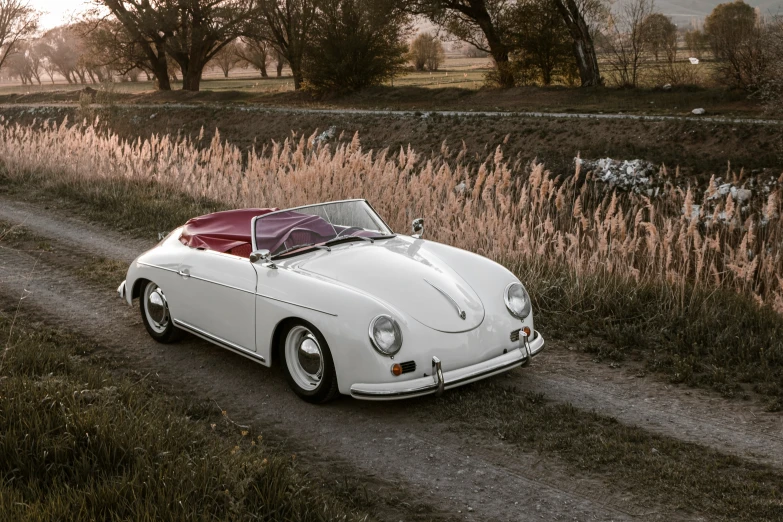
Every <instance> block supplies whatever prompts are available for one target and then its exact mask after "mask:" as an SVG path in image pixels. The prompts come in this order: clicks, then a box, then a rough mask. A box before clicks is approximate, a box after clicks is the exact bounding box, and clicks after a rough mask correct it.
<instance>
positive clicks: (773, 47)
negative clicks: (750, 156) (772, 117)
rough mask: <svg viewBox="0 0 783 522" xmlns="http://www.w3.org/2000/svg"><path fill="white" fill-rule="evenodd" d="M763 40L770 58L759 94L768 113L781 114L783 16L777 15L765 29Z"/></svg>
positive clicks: (782, 94) (782, 97) (782, 98)
mask: <svg viewBox="0 0 783 522" xmlns="http://www.w3.org/2000/svg"><path fill="white" fill-rule="evenodd" d="M765 31H766V37H765V39H764V41H765V43H766V48H767V54H768V56H769V57H770V61H769V64H768V67H767V69H766V71H765V72H766V74H765V78H764V80H763V82H762V84H761V88H760V94H761V97H762V99H764V100H765V101H766V104H767V108H768V110H769V111H770V112H772V113H775V114H780V113H781V112H783V16H781V15H778V16H775V17H773V18H772V20H771V21H770V22H769V23H768V24H767V25H766V27H765Z"/></svg>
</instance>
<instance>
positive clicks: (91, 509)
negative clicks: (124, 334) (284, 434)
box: [0, 314, 366, 521]
mask: <svg viewBox="0 0 783 522" xmlns="http://www.w3.org/2000/svg"><path fill="white" fill-rule="evenodd" d="M0 339H2V341H3V352H2V359H0V434H1V435H0V470H3V471H2V474H0V512H2V513H3V515H4V517H7V519H8V520H16V521H37V520H290V521H311V520H312V521H322V520H337V519H339V520H366V514H365V513H363V512H362V511H361V509H360V508H358V507H357V506H356V504H355V503H347V502H341V501H340V500H339V498H337V497H336V496H335V495H333V494H330V493H327V492H325V491H322V490H320V489H319V488H318V487H316V486H314V485H313V484H312V483H310V482H309V481H308V480H307V479H305V478H304V477H303V475H302V473H301V472H300V470H299V469H298V466H297V464H296V461H295V460H294V458H295V457H294V456H292V455H289V454H282V453H281V452H277V451H272V450H270V449H269V448H268V447H267V446H266V445H265V443H264V442H263V440H262V436H261V435H259V434H257V433H255V432H253V431H252V429H250V428H244V427H242V426H239V425H237V424H236V423H234V422H233V421H231V420H230V418H229V417H228V416H227V415H226V414H225V412H222V414H221V413H220V412H217V411H216V409H215V407H214V406H212V405H210V404H206V403H199V402H194V403H189V402H187V401H185V400H183V399H177V398H173V397H171V396H168V395H166V394H164V393H160V390H159V389H155V387H154V386H153V384H152V383H151V382H148V381H147V380H145V379H144V378H142V377H140V376H136V377H131V376H120V377H117V376H114V375H112V374H110V373H109V372H107V371H106V370H104V369H102V368H101V367H100V366H99V365H98V364H96V363H95V361H93V360H92V358H91V356H90V353H91V351H92V350H93V348H94V347H92V346H91V345H90V344H89V343H88V342H86V341H84V340H83V339H80V338H79V337H76V336H74V335H71V334H68V333H66V332H62V331H56V330H51V329H48V328H46V327H43V326H42V325H40V324H34V323H28V321H26V320H25V319H23V318H19V317H17V318H16V319H15V320H14V318H12V317H10V316H9V315H6V314H0Z"/></svg>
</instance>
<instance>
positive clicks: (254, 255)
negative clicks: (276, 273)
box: [250, 248, 277, 268]
mask: <svg viewBox="0 0 783 522" xmlns="http://www.w3.org/2000/svg"><path fill="white" fill-rule="evenodd" d="M259 261H261V262H263V263H266V266H267V267H268V268H277V266H275V264H274V263H272V253H271V252H270V251H269V250H267V249H266V248H264V249H261V250H256V251H254V252H251V253H250V262H251V263H258V262H259Z"/></svg>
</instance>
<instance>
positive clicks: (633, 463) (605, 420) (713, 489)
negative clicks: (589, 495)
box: [430, 382, 783, 521]
mask: <svg viewBox="0 0 783 522" xmlns="http://www.w3.org/2000/svg"><path fill="white" fill-rule="evenodd" d="M430 414H431V415H433V416H435V418H439V419H442V420H448V421H449V422H451V423H454V422H456V423H458V424H459V425H460V427H461V428H462V429H465V430H475V431H479V432H481V433H482V434H484V435H487V436H489V437H497V438H499V439H501V440H504V441H506V442H510V443H513V444H516V445H518V446H519V447H521V448H522V449H523V450H525V451H531V450H535V451H539V452H542V453H545V454H548V455H556V456H557V457H558V458H559V459H560V460H562V461H563V462H564V463H565V464H566V465H567V466H568V467H570V468H572V469H575V470H577V471H579V472H589V473H591V474H600V476H602V477H603V478H604V479H606V480H608V481H610V482H611V483H612V485H613V486H615V487H616V488H618V489H620V490H625V491H631V492H633V493H635V494H638V495H639V496H640V497H643V498H647V499H650V500H653V501H657V502H660V503H661V504H664V505H667V506H672V507H676V508H678V509H682V510H684V511H687V512H689V513H693V514H699V515H702V516H705V515H706V516H708V517H709V518H710V519H715V520H753V521H761V520H781V519H783V474H781V473H780V472H779V471H778V470H775V469H773V468H771V467H768V466H763V465H760V464H753V463H749V462H747V461H745V460H743V459H740V458H736V457H732V456H727V455H724V454H722V453H720V452H717V451H714V450H711V449H708V448H705V447H704V446H699V445H696V444H690V443H686V442H681V441H678V440H675V439H672V438H669V437H664V436H659V435H654V434H651V433H650V432H648V431H645V430H643V429H641V428H637V427H632V426H626V425H624V424H621V423H619V422H618V421H617V420H615V419H613V418H611V417H605V416H603V415H599V414H597V413H593V412H585V411H581V410H578V409H576V408H574V407H573V406H571V405H570V404H552V403H548V402H547V401H545V400H544V398H543V397H542V396H541V395H538V394H532V393H521V392H519V391H517V390H515V389H514V388H511V387H506V386H503V385H500V384H497V383H495V382H484V383H479V384H475V385H472V386H468V387H465V388H460V389H459V390H454V391H452V392H450V393H448V394H446V395H444V397H442V398H441V400H440V401H438V404H437V406H433V407H432V408H431V409H430ZM490 434H491V435H490Z"/></svg>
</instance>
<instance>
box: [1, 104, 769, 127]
mask: <svg viewBox="0 0 783 522" xmlns="http://www.w3.org/2000/svg"><path fill="white" fill-rule="evenodd" d="M78 106H79V104H77V103H29V104H27V103H0V109H19V108H27V109H37V108H41V107H47V108H48V107H52V108H57V107H69V108H73V107H78ZM119 106H121V107H123V108H125V109H161V110H165V109H167V108H170V109H204V108H207V109H220V110H235V111H243V112H259V113H284V114H325V115H331V114H335V115H346V114H348V115H350V114H355V115H365V116H420V117H422V118H428V117H430V116H432V115H434V114H437V115H439V116H459V117H470V116H477V117H488V118H554V119H591V118H592V119H598V120H640V121H693V122H699V123H756V124H759V125H781V124H783V120H768V119H756V118H727V117H724V116H667V115H649V114H620V113H610V114H604V113H587V112H584V113H582V112H537V111H454V110H438V111H417V110H391V109H330V108H307V107H272V106H265V105H231V104H225V103H165V104H164V103H157V104H156V103H127V104H119ZM92 107H96V108H100V107H103V106H102V105H100V104H93V105H92Z"/></svg>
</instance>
